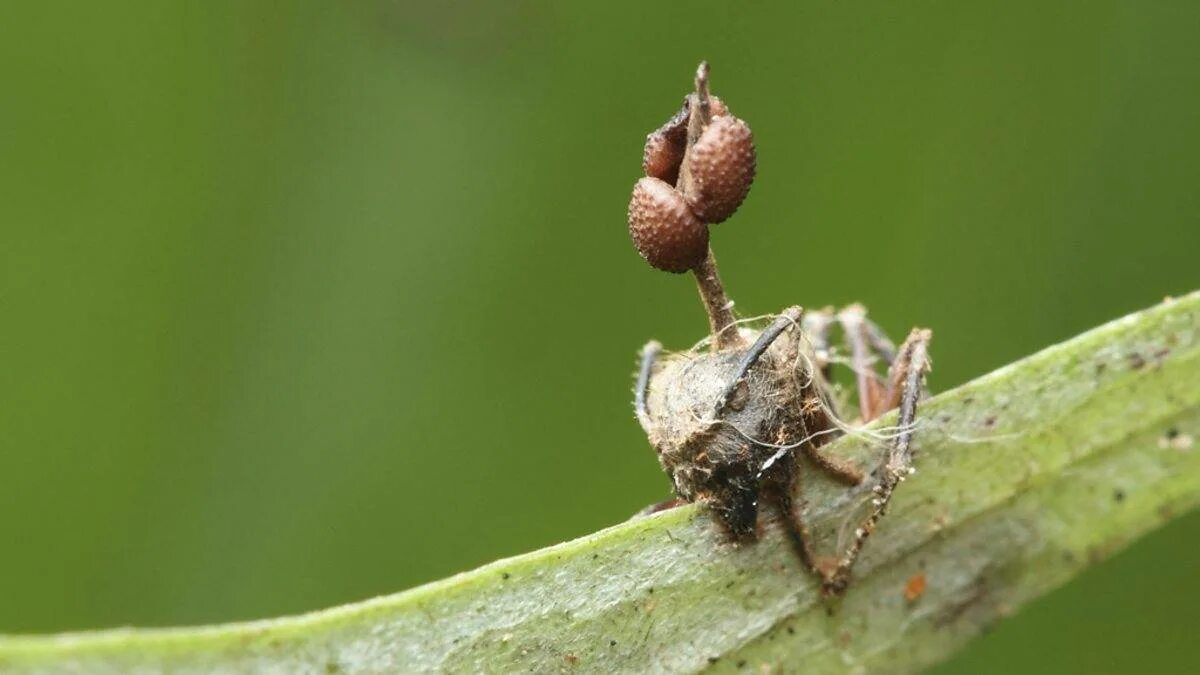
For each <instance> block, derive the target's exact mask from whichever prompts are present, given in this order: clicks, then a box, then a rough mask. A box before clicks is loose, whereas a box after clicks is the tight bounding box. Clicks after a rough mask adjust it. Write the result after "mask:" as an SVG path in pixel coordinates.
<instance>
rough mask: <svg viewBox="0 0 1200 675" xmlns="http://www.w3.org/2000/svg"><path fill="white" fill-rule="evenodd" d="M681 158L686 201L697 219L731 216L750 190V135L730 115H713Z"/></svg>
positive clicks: (753, 160) (753, 157)
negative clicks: (689, 149)
mask: <svg viewBox="0 0 1200 675" xmlns="http://www.w3.org/2000/svg"><path fill="white" fill-rule="evenodd" d="M684 161H686V162H687V163H688V166H687V169H688V174H689V180H688V181H687V185H684V186H683V192H684V194H685V195H686V196H687V202H688V204H690V205H691V207H692V211H694V212H695V214H696V217H697V218H699V219H700V220H702V221H704V222H706V223H719V222H721V221H723V220H725V219H727V218H729V216H732V215H733V212H734V211H737V209H738V207H739V206H741V205H742V201H743V200H745V199H746V195H747V194H748V193H749V192H750V184H751V183H753V182H754V171H755V165H756V163H757V155H756V153H755V151H754V136H753V134H751V133H750V127H749V126H747V125H746V123H745V122H743V121H742V120H740V119H738V118H736V117H734V116H732V115H721V116H718V117H713V119H712V122H710V123H709V125H708V127H707V128H705V129H704V132H703V133H702V134H701V135H700V138H699V139H698V140H697V141H696V144H695V145H693V146H692V149H691V151H690V152H689V153H688V155H687V158H686V159H685V160H684Z"/></svg>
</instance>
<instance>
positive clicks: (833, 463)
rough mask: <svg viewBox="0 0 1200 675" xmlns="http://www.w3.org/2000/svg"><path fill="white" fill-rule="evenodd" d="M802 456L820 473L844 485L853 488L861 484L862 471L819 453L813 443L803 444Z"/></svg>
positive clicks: (843, 461) (819, 450) (840, 460)
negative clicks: (809, 460)
mask: <svg viewBox="0 0 1200 675" xmlns="http://www.w3.org/2000/svg"><path fill="white" fill-rule="evenodd" d="M801 448H803V450H804V454H805V455H806V456H807V457H808V458H809V459H811V460H812V461H813V463H814V464H816V465H817V466H818V467H820V468H821V470H822V471H824V472H825V473H827V474H829V475H830V476H831V477H833V478H835V479H837V480H839V481H841V482H843V483H845V484H846V485H850V486H854V485H858V484H859V483H861V482H863V477H864V476H863V472H862V469H860V468H858V467H857V466H855V465H854V464H851V463H850V462H848V461H846V460H844V459H842V458H841V457H837V456H834V455H828V454H825V453H823V452H821V448H820V446H818V445H817V444H815V443H805V444H804V445H802V446H801Z"/></svg>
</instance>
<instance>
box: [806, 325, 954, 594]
mask: <svg viewBox="0 0 1200 675" xmlns="http://www.w3.org/2000/svg"><path fill="white" fill-rule="evenodd" d="M932 336H933V334H932V332H931V331H929V330H927V329H921V328H914V329H913V331H912V333H910V334H909V336H908V339H907V340H905V341H904V344H903V345H901V346H900V349H899V351H898V352H897V355H896V360H895V362H893V363H892V367H891V373H890V374H891V377H890V378H889V379H890V380H891V385H890V386H889V391H888V396H887V399H890V398H891V397H892V396H893V395H895V396H897V397H898V398H899V406H900V413H899V418H898V420H897V424H898V431H897V433H896V436H895V437H894V438H893V439H892V445H891V448H890V449H889V451H888V456H887V461H886V462H884V465H883V466H882V467H881V469H880V471H879V482H878V484H876V486H875V487H874V488H873V491H874V493H875V498H874V499H873V500H872V502H871V503H872V509H871V513H870V514H869V515H868V516H867V517H866V519H865V520H864V521H863V522H862V524H861V525H859V527H858V528H857V529H856V530H855V531H854V541H853V542H852V543H851V544H850V547H849V548H847V549H846V552H845V553H844V554H843V555H842V558H841V560H839V561H838V564H837V567H836V569H834V570H833V572H832V573H830V574H829V575H828V576H827V577H826V580H825V584H824V590H825V593H826V594H828V595H836V594H838V593H841V592H842V591H843V590H845V588H846V585H847V584H848V583H849V582H850V572H851V570H852V568H853V567H854V562H855V561H856V560H857V559H858V554H859V553H860V552H861V551H862V547H863V544H864V543H866V540H867V537H869V536H871V533H872V532H873V531H874V530H875V526H876V524H878V522H879V519H880V518H882V517H883V514H884V513H885V512H886V511H887V507H888V502H890V501H891V499H892V494H893V493H894V492H895V490H896V486H897V485H899V484H900V481H902V480H904V479H905V478H906V477H908V475H909V474H911V473H912V472H913V471H914V469H913V468H912V436H913V427H914V423H915V421H916V415H917V401H918V400H919V399H920V398H921V393H922V391H923V390H924V386H925V373H926V372H928V371H929V341H930V339H931V338H932ZM893 392H894V393H893ZM887 399H885V400H887Z"/></svg>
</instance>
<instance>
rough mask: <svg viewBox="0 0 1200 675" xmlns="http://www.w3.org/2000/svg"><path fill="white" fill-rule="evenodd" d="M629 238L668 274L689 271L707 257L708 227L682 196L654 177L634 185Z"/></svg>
mask: <svg viewBox="0 0 1200 675" xmlns="http://www.w3.org/2000/svg"><path fill="white" fill-rule="evenodd" d="M629 236H630V237H632V238H633V245H634V246H635V247H637V250H638V253H640V254H641V255H642V257H643V258H645V259H646V262H648V263H650V265H651V266H653V267H656V268H658V269H660V270H663V271H666V272H675V273H681V272H686V271H688V270H690V269H693V268H695V267H696V266H698V265H699V264H700V263H702V262H704V258H705V256H707V255H708V227H707V226H706V225H705V224H704V223H702V222H700V220H699V219H697V218H696V215H695V214H694V213H692V210H691V209H690V208H688V204H687V202H686V201H685V200H684V198H683V195H681V194H679V192H677V191H676V190H675V188H673V187H671V186H670V185H669V184H668V183H666V182H665V181H663V180H660V179H658V178H654V177H646V178H642V179H640V180H638V182H637V184H636V185H634V186H633V197H632V198H631V199H630V200H629Z"/></svg>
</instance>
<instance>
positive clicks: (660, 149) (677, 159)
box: [642, 96, 729, 185]
mask: <svg viewBox="0 0 1200 675" xmlns="http://www.w3.org/2000/svg"><path fill="white" fill-rule="evenodd" d="M689 100H690V99H684V101H683V108H681V109H680V110H679V112H677V113H675V115H674V116H673V117H671V119H669V120H667V122H666V123H665V124H663V125H662V126H661V127H659V128H657V129H655V130H654V131H652V132H650V133H649V134H647V135H646V145H645V147H644V148H643V149H642V172H643V173H645V174H646V175H647V176H650V177H652V178H658V179H659V180H662V181H664V182H666V183H669V184H671V185H675V184H676V182H678V180H679V168H680V165H682V164H683V156H684V154H685V153H686V151H687V127H688V114H689V110H690V106H689ZM708 110H709V114H710V115H712V116H713V117H720V116H723V115H728V114H729V109H728V108H726V107H725V104H724V103H722V102H721V99H719V98H717V97H716V96H710V97H709V99H708Z"/></svg>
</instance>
